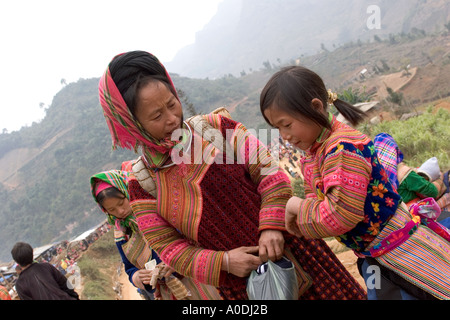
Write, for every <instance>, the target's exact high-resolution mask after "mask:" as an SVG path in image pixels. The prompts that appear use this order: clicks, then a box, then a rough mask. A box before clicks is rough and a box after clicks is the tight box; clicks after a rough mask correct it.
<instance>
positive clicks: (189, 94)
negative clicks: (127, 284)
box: [0, 0, 450, 261]
mask: <svg viewBox="0 0 450 320" xmlns="http://www.w3.org/2000/svg"><path fill="white" fill-rule="evenodd" d="M348 1H349V0H345V1H342V2H341V1H339V2H336V3H339V4H340V6H341V9H340V10H341V11H342V13H341V16H340V17H341V18H340V19H342V20H341V22H342V23H341V24H342V26H341V25H339V24H338V25H339V26H338V27H336V26H335V24H337V23H335V24H334V25H332V26H330V25H329V27H328V28H327V27H323V29H320V30H317V32H319V31H320V32H322V34H323V35H326V34H328V35H329V37H330V38H333V37H332V36H330V35H331V34H335V35H339V36H342V37H343V35H345V34H346V32H351V33H352V34H353V33H355V34H356V36H357V35H358V34H359V33H364V32H366V33H368V31H367V30H366V31H364V30H363V28H362V27H361V28H362V29H361V30H362V31H361V30H360V29H358V28H356V27H355V30H353V28H350V27H348V28H349V29H348V30H347V31H345V32H344V31H342V30H344V29H343V25H347V24H348V23H347V22H346V21H345V19H344V18H342V17H344V16H345V15H344V13H346V12H347V13H348V12H350V13H351V12H353V11H352V10H350V9H349V7H348V6H349V4H348ZM409 1H411V2H413V3H415V4H416V5H418V6H419V7H418V8H420V10H421V13H420V14H419V13H417V14H415V15H413V14H411V12H412V11H411V10H412V9H411V10H409V11H408V10H406V9H407V8H410V6H409V5H408V3H409ZM271 2H273V3H282V4H283V6H280V5H279V10H275V9H276V7H273V5H271V4H270V2H269V1H266V0H260V1H252V0H250V1H246V2H241V1H238V0H224V2H223V3H222V5H221V6H220V8H219V12H218V13H217V15H216V16H215V17H214V18H213V20H211V23H210V24H209V25H208V26H206V27H205V29H204V30H203V31H202V32H200V33H199V34H198V36H197V40H198V41H197V42H198V43H196V45H194V47H195V46H197V45H200V44H202V45H203V46H204V50H206V49H210V50H211V53H210V55H208V56H206V57H205V56H202V57H203V58H202V59H203V60H201V59H200V56H198V57H197V56H195V57H196V59H197V58H198V59H199V60H198V61H194V60H192V61H191V62H186V63H185V64H184V65H189V64H192V66H193V68H192V70H194V71H195V70H196V69H198V72H200V67H202V66H214V65H216V64H217V66H218V67H217V68H214V70H215V71H214V73H213V71H201V72H205V73H204V74H205V75H206V76H207V77H210V79H204V78H202V79H196V78H195V77H194V78H193V77H187V76H186V75H184V73H182V72H179V71H177V70H173V68H171V67H168V70H169V71H170V72H171V76H172V79H173V81H174V84H175V86H176V87H177V89H178V90H179V92H180V96H181V99H182V102H183V105H184V107H185V117H187V116H189V115H191V114H192V113H200V114H201V113H207V112H209V111H211V110H213V109H214V108H216V107H220V106H227V107H228V109H229V110H230V111H231V114H232V117H233V119H236V120H238V121H240V122H242V123H243V124H245V125H246V126H247V127H248V128H254V129H258V128H264V127H267V125H266V124H265V122H264V119H263V118H262V116H261V115H260V112H259V93H260V91H261V88H262V87H263V86H264V84H265V83H266V82H267V80H268V79H269V77H270V76H271V74H273V73H274V72H275V71H277V70H278V69H279V68H280V67H282V66H283V64H284V62H280V61H277V62H275V61H276V59H275V58H273V59H272V58H270V57H269V56H268V54H267V52H269V50H273V52H274V53H273V56H274V57H279V58H280V60H281V59H283V60H284V59H291V58H289V57H294V58H295V59H297V58H299V59H300V63H301V64H303V65H305V66H307V67H309V68H311V69H313V70H314V71H316V72H318V73H319V74H320V75H321V76H322V77H323V78H324V80H325V82H326V84H327V86H329V87H330V88H333V89H335V90H336V91H338V92H341V91H342V90H345V89H347V88H348V87H353V88H363V87H366V88H367V89H370V90H372V88H376V89H377V90H378V89H380V90H381V89H382V88H383V87H384V86H385V85H386V83H390V82H389V81H388V80H389V79H391V78H392V74H394V75H397V76H396V78H397V80H398V79H400V80H399V81H400V82H401V83H402V84H403V85H402V86H399V87H398V88H395V89H396V91H399V92H400V93H403V94H404V95H405V100H407V101H408V103H407V104H405V105H404V106H402V107H401V108H400V107H395V108H396V109H402V110H404V111H408V108H409V109H412V108H413V107H414V105H417V104H420V103H424V102H429V101H432V100H433V99H442V98H443V97H448V96H449V95H450V89H448V85H447V84H448V83H449V81H450V32H449V31H450V30H448V31H446V32H444V31H442V32H435V31H424V30H425V26H424V25H422V24H421V23H420V21H428V23H429V26H428V27H427V29H426V30H438V29H439V28H440V26H442V25H444V24H445V25H448V28H449V29H450V24H448V22H445V23H443V22H442V20H440V19H442V16H443V15H446V17H447V20H448V4H447V3H448V2H447V1H440V0H433V1H428V2H427V1H415V0H408V2H407V3H406V2H405V1H401V0H400V1H398V2H400V3H403V4H404V5H405V8H406V9H405V11H404V12H403V13H402V14H400V13H401V12H402V11H399V10H397V11H396V10H394V9H396V8H398V7H397V2H395V4H394V3H393V4H392V10H393V11H392V12H390V11H388V10H386V12H383V11H384V9H383V10H381V16H382V27H383V28H384V25H386V26H387V25H388V22H389V21H390V20H389V19H390V18H389V19H388V18H387V17H391V18H393V15H395V14H398V15H402V17H403V18H402V17H397V18H395V19H393V20H392V21H391V22H390V23H391V24H392V25H396V26H397V27H398V29H399V30H403V29H402V28H405V30H409V29H410V30H411V31H410V32H399V33H393V34H390V35H388V36H387V37H386V38H382V37H381V36H380V38H379V39H378V40H376V41H365V42H363V41H358V39H359V38H357V37H355V38H351V40H349V42H347V43H345V44H342V45H340V44H339V42H337V41H336V42H333V39H332V40H326V38H320V37H319V39H320V41H321V42H323V43H324V46H323V48H321V50H320V52H319V53H315V52H316V50H317V49H316V47H315V46H314V45H313V44H312V40H308V39H312V36H309V35H308V34H306V35H305V36H304V38H305V39H307V40H308V41H306V40H305V42H304V43H303V44H302V45H301V46H303V47H305V48H306V47H311V48H312V49H311V52H314V53H315V54H311V55H308V54H306V53H305V54H303V56H301V55H300V54H299V51H298V50H297V49H295V48H296V47H295V45H294V44H293V43H291V41H290V39H291V38H292V39H293V38H294V37H293V32H289V37H287V36H286V37H284V35H285V34H286V31H283V30H285V29H283V28H285V26H284V25H283V23H278V27H277V28H278V29H277V30H278V32H281V33H279V38H283V37H284V42H283V43H285V45H284V46H282V45H277V43H278V40H277V39H275V38H274V37H273V36H272V38H270V39H269V40H268V39H265V37H260V40H261V41H262V44H261V45H258V44H257V43H256V42H254V39H253V38H255V37H259V33H258V32H259V30H260V29H255V28H254V30H256V31H258V32H256V31H255V32H254V33H252V34H250V33H249V34H245V35H244V34H241V33H242V32H243V30H244V29H240V30H241V31H238V29H239V28H240V26H244V25H246V24H251V23H254V22H251V21H256V22H258V21H259V22H258V23H261V22H262V21H266V19H268V20H267V23H268V24H269V22H270V24H273V23H272V21H283V20H282V18H279V17H278V12H283V13H284V14H286V15H287V14H288V13H289V12H288V11H289V10H288V8H289V6H290V8H292V11H294V9H296V10H298V8H300V7H301V5H303V7H302V8H303V10H302V11H300V12H308V15H306V14H303V15H302V14H299V11H296V14H292V16H300V17H303V16H306V17H307V19H308V21H309V22H310V24H311V26H310V29H308V33H314V32H315V29H316V28H318V26H319V24H318V23H319V22H316V20H317V19H314V15H313V14H312V13H313V12H319V11H320V10H323V8H322V5H323V3H328V4H329V5H330V8H329V9H327V10H324V12H321V14H322V15H321V17H323V19H325V18H326V19H325V20H327V19H328V21H332V20H330V19H332V16H333V15H332V14H331V13H329V12H328V10H329V11H331V12H334V14H336V15H337V14H338V11H339V10H338V9H337V8H336V5H332V3H331V1H328V2H327V1H311V2H308V1H306V2H305V1H300V0H296V1H288V0H283V1H281V0H280V1H279V2H277V1H271ZM359 2H361V3H362V4H360V5H357V3H356V2H355V3H354V4H355V7H358V8H360V9H361V10H362V11H363V12H366V8H367V6H368V3H369V1H359ZM370 3H371V4H372V3H377V1H370ZM378 3H379V4H380V8H385V7H383V6H382V4H384V3H385V2H383V1H378ZM232 4H234V6H233V5H232ZM238 4H240V6H238ZM250 4H252V5H254V10H253V11H252V10H251V7H250ZM307 4H309V6H307ZM288 5H289V6H288ZM333 7H334V9H333ZM271 10H272V12H270V11H271ZM417 10H419V9H417ZM433 10H434V11H433ZM227 12H228V13H227ZM251 12H253V15H252V14H251ZM399 12H400V13H399ZM414 12H416V11H414ZM431 12H435V14H431ZM260 13H261V15H260ZM262 13H264V15H262ZM228 14H229V15H228ZM418 16H420V17H421V19H418V18H417V17H418ZM431 16H432V17H434V18H433V19H432V21H433V23H431V22H430V20H429V19H428V17H431ZM232 17H234V18H232ZM242 17H245V19H242ZM258 17H259V18H258ZM316 17H317V16H316ZM364 17H365V15H364ZM408 17H409V18H408ZM233 19H234V20H233ZM283 19H286V16H284V18H283ZM292 19H293V18H292V17H291V20H292ZM304 19H306V18H303V20H304ZM323 19H322V20H323ZM348 19H350V20H351V19H354V22H355V23H356V20H357V19H356V18H354V17H353V18H352V14H348ZM291 20H289V19H286V20H285V21H286V24H288V22H290V21H291ZM294 20H295V19H294ZM363 20H364V21H365V20H366V18H364V19H363ZM399 21H401V23H400V22H399ZM405 21H406V22H408V23H406V22H405ZM413 22H414V24H413ZM231 23H234V25H235V28H227V27H225V26H226V25H229V24H231ZM415 23H417V24H415ZM364 24H365V22H363V23H362V24H361V25H364ZM355 25H356V24H355ZM264 28H266V27H264ZM336 28H337V29H336ZM386 28H387V27H386ZM393 28H394V27H393ZM214 29H215V30H216V31H214ZM271 30H272V29H271V28H269V27H267V30H266V31H265V34H267V36H266V37H269V31H271ZM305 30H306V29H305ZM337 30H341V31H337ZM439 30H440V29H439ZM381 31H383V30H381ZM381 31H380V32H381ZM214 32H216V37H215V38H214V39H212V40H210V41H211V44H214V45H211V46H209V48H208V46H207V42H205V41H207V36H208V37H209V36H212V35H213V34H214ZM358 32H359V33H358ZM203 35H204V36H205V39H202V36H203ZM232 35H234V36H233V37H235V39H234V40H233V37H231V36H232ZM244 36H245V37H247V38H246V41H248V42H252V44H251V45H246V44H245V43H242V42H240V40H239V39H241V38H243V37H244ZM307 36H308V37H309V38H308V37H307ZM224 37H231V38H229V39H231V40H230V41H229V42H226V41H225V40H224V39H226V38H224ZM370 37H371V38H373V35H372V34H371V35H370ZM370 37H369V38H370ZM337 38H338V37H337V36H336V39H337ZM349 39H350V37H349ZM255 41H256V40H255ZM280 41H281V40H280ZM271 42H272V43H273V45H270V43H271ZM321 42H319V45H318V47H319V48H320V47H321V46H320V43H321ZM223 43H229V44H230V48H231V45H232V46H233V50H232V52H233V55H230V52H231V51H230V52H228V53H227V52H221V51H220V50H219V48H220V46H222V45H223ZM333 43H336V48H333V50H331V48H332V47H333V45H332V44H333ZM239 46H242V48H240V47H239ZM291 46H292V47H291ZM250 48H252V51H250ZM288 48H290V49H288ZM292 48H293V49H292ZM328 48H329V49H328ZM222 50H224V48H223V47H222ZM246 50H247V51H246ZM289 51H290V52H289ZM205 52H206V51H205ZM264 52H266V53H264ZM180 55H182V52H180ZM252 56H253V58H250V57H252ZM258 57H260V58H258ZM285 57H286V58H285ZM227 59H228V60H227ZM258 59H262V60H259V61H258ZM268 60H270V61H271V62H270V63H264V64H262V63H261V61H263V62H265V61H268ZM224 61H228V63H229V69H226V68H225V67H224V63H225V62H224ZM236 61H241V63H242V65H240V66H237V67H236V66H233V63H234V62H236ZM246 61H247V62H246ZM255 61H256V62H255ZM194 62H195V63H194ZM200 62H201V63H200ZM288 62H291V61H290V60H288ZM245 63H249V64H248V65H245V66H244V64H245ZM253 63H255V64H253ZM294 63H296V61H294ZM407 65H411V67H412V68H414V70H415V71H414V73H413V75H410V76H409V77H410V78H405V77H408V76H404V75H403V74H402V71H404V70H405V67H406V66H407ZM195 66H196V67H195ZM252 66H253V67H252ZM233 68H234V70H237V72H238V73H239V75H238V76H236V75H234V74H233V73H234V71H233ZM244 69H245V72H242V71H243V70H244ZM250 69H252V70H251V71H250ZM363 69H367V70H368V73H366V76H365V78H364V79H361V77H360V71H361V70H363ZM211 70H212V69H211ZM223 70H229V71H225V72H224V71H223ZM173 72H177V73H173ZM178 72H179V73H178ZM209 72H211V73H209ZM214 74H216V75H214ZM217 75H218V76H217ZM201 77H203V76H201ZM213 78H215V79H213ZM98 81H99V79H80V80H79V81H78V82H75V83H70V84H68V85H66V86H64V87H63V88H62V89H61V90H60V91H59V92H58V93H57V94H56V95H55V97H54V99H53V101H52V104H51V105H50V106H49V107H48V109H47V110H46V116H45V118H44V119H43V120H42V121H41V122H39V123H34V124H33V125H32V126H30V127H24V128H22V129H21V130H20V131H16V132H12V133H3V134H0V198H1V199H2V205H1V206H0V221H2V224H1V225H0V242H1V243H2V246H0V261H10V259H11V256H10V250H11V248H12V246H13V245H14V243H15V242H16V241H27V242H29V243H31V244H32V245H33V246H41V245H45V244H47V243H51V242H52V241H56V240H60V239H70V238H72V237H74V236H77V235H79V234H80V233H82V232H84V231H86V230H88V229H90V228H92V227H93V226H95V225H97V224H98V223H99V222H100V221H102V220H103V219H104V215H103V213H102V212H101V211H100V210H99V208H98V207H97V205H96V204H95V202H94V201H93V199H92V196H91V194H90V189H89V177H90V176H91V175H92V174H94V173H96V172H99V171H102V170H109V169H114V168H119V166H120V164H121V162H123V161H125V160H129V159H132V158H135V157H137V155H136V154H134V153H133V152H130V151H126V150H121V149H118V150H115V151H112V150H111V137H110V134H109V130H108V128H107V125H106V122H105V119H104V117H103V115H102V111H101V107H100V105H99V102H98V91H97V86H98ZM187 106H191V108H187ZM388 107H389V108H391V109H392V108H394V107H392V106H388ZM405 108H406V109H405Z"/></svg>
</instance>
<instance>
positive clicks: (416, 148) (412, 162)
mask: <svg viewBox="0 0 450 320" xmlns="http://www.w3.org/2000/svg"><path fill="white" fill-rule="evenodd" d="M449 123H450V112H449V111H448V110H445V109H439V110H437V111H436V112H433V108H432V107H428V108H427V109H426V111H425V112H424V113H423V114H422V115H420V116H417V117H413V118H410V119H408V120H406V121H400V120H394V121H388V122H382V123H380V124H378V125H376V126H372V127H370V126H369V127H365V128H363V131H364V133H366V134H368V135H369V136H370V137H372V138H373V137H374V136H375V135H377V134H378V133H380V132H386V133H388V134H390V135H391V136H392V137H394V139H395V140H396V142H397V144H398V146H399V148H400V150H402V152H403V154H404V159H405V163H406V164H408V165H409V166H413V167H419V166H420V165H421V164H422V163H424V162H425V161H426V160H428V159H429V158H431V157H437V158H438V160H439V166H440V168H441V170H448V169H450V126H449V125H448V124H449Z"/></svg>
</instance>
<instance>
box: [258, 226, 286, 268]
mask: <svg viewBox="0 0 450 320" xmlns="http://www.w3.org/2000/svg"><path fill="white" fill-rule="evenodd" d="M283 253H284V237H283V233H282V232H281V231H279V230H264V231H262V232H261V236H260V237H259V258H260V259H261V260H262V261H263V262H267V261H268V260H269V259H270V260H271V261H278V260H280V259H281V258H282V257H283Z"/></svg>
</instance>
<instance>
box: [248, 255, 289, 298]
mask: <svg viewBox="0 0 450 320" xmlns="http://www.w3.org/2000/svg"><path fill="white" fill-rule="evenodd" d="M247 295H248V298H249V299H250V300H297V299H298V283H297V275H296V273H295V267H294V264H293V263H292V262H291V261H290V260H289V259H287V258H286V257H283V258H282V259H280V260H279V261H276V262H272V261H270V260H269V261H268V262H267V263H264V264H262V265H261V266H260V267H259V268H258V270H255V271H252V273H251V274H250V277H249V279H248V282H247Z"/></svg>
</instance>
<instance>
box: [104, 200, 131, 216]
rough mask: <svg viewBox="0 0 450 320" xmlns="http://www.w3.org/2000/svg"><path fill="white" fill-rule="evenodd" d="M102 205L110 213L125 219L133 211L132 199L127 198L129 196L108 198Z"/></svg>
mask: <svg viewBox="0 0 450 320" xmlns="http://www.w3.org/2000/svg"><path fill="white" fill-rule="evenodd" d="M102 206H103V208H104V209H105V210H106V211H107V212H108V213H109V214H111V215H113V216H114V217H116V218H118V219H125V218H126V217H128V216H129V215H130V214H131V213H132V211H131V206H130V201H129V200H128V199H127V197H124V198H115V197H109V198H106V199H105V200H103V203H102Z"/></svg>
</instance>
